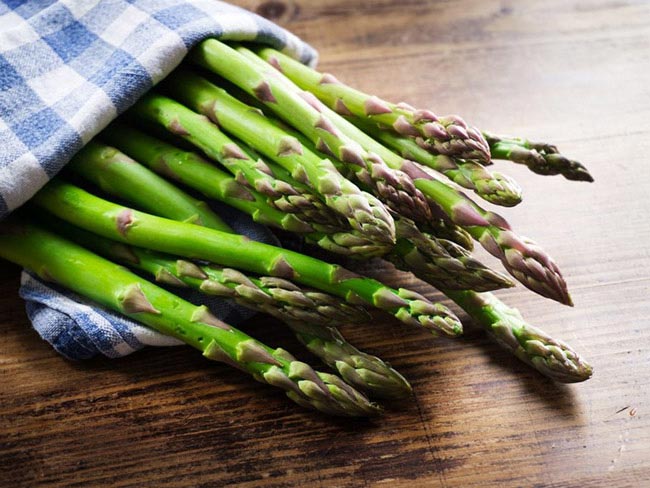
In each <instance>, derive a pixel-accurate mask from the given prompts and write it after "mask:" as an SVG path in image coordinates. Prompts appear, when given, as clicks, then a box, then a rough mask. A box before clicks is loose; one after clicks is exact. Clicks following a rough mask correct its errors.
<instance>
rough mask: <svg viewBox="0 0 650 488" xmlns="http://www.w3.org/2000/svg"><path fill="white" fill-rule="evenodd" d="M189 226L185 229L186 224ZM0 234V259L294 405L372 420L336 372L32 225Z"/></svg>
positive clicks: (372, 411) (8, 226) (14, 221)
mask: <svg viewBox="0 0 650 488" xmlns="http://www.w3.org/2000/svg"><path fill="white" fill-rule="evenodd" d="M185 225H191V224H185ZM1 229H2V230H1V232H0V256H2V257H3V258H5V259H8V260H10V261H13V262H15V263H18V264H20V265H22V266H24V267H25V268H27V269H30V270H32V271H34V272H36V273H38V274H39V276H41V278H43V279H45V280H48V281H55V282H56V283H58V284H60V285H62V286H64V287H66V288H69V289H71V290H73V291H75V292H77V293H79V294H81V295H83V296H85V297H87V298H89V299H91V300H94V301H96V302H98V303H100V304H101V305H104V306H105V307H108V308H110V309H113V310H115V311H117V312H120V313H123V314H125V315H127V316H128V317H131V318H132V319H134V320H136V321H138V322H141V323H143V324H145V325H147V326H149V327H152V328H154V329H156V330H158V331H160V332H162V333H163V334H168V335H171V336H173V337H176V338H178V339H180V340H182V341H183V342H185V343H186V344H188V345H190V346H192V347H194V348H196V349H198V350H199V351H201V352H202V353H203V355H204V356H205V357H207V358H208V359H213V360H216V361H222V362H224V363H226V364H228V365H231V366H234V367H236V368H239V369H241V370H242V371H244V372H247V373H249V374H251V375H253V377H254V378H255V379H257V380H258V381H261V382H263V383H267V384H269V385H273V386H277V387H279V388H282V389H284V390H286V392H287V396H288V397H289V398H291V399H292V400H293V401H295V402H296V403H298V404H300V405H302V406H305V407H310V408H315V409H317V410H320V411H322V412H325V413H328V414H332V415H346V416H370V415H376V414H378V413H379V412H380V411H381V410H380V409H379V407H377V406H376V405H374V404H372V403H370V402H369V401H368V400H367V399H366V397H365V396H364V395H362V394H361V393H359V392H358V391H356V390H355V389H354V388H352V387H351V386H349V385H347V384H346V383H345V382H343V381H342V380H341V379H340V378H338V377H337V376H334V375H330V374H326V373H320V372H317V371H314V370H313V369H312V368H311V367H310V366H309V365H308V364H306V363H302V362H300V361H297V360H296V359H295V358H293V357H292V356H291V355H290V354H289V353H288V352H287V351H284V350H282V349H272V348H270V347H268V346H266V345H264V344H262V343H261V342H259V341H257V340H256V339H254V338H252V337H250V336H249V335H247V334H245V333H243V332H241V331H240V330H238V329H236V328H234V327H232V326H230V325H228V324H225V323H224V322H222V321H220V320H219V319H217V318H216V317H215V316H214V315H212V314H211V313H210V311H209V310H208V309H207V308H206V307H197V306H194V305H192V304H191V303H189V302H186V301H184V300H182V299H180V298H179V297H177V296H175V295H173V294H172V293H170V292H167V291H165V290H163V289H162V288H159V287H157V286H155V285H153V284H151V283H149V282H148V281H146V280H144V279H142V278H140V277H138V276H137V275H135V274H133V273H131V272H129V271H127V270H126V269H124V268H123V267H121V266H118V265H116V264H113V263H111V262H110V261H107V260H105V259H103V258H100V257H99V256H97V255H95V254H93V253H91V252H90V251H87V250H85V249H84V248H82V247H79V246H78V245H76V244H74V243H72V242H70V241H67V240H65V239H63V238H61V237H59V236H57V235H56V234H53V233H51V232H48V231H46V230H43V229H42V228H39V227H37V226H35V225H32V224H28V223H26V222H21V221H20V220H19V219H18V218H17V217H10V218H9V219H8V220H7V221H5V222H3V224H2V227H1Z"/></svg>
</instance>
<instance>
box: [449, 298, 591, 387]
mask: <svg viewBox="0 0 650 488" xmlns="http://www.w3.org/2000/svg"><path fill="white" fill-rule="evenodd" d="M444 293H445V294H446V295H447V296H448V297H449V298H451V299H452V300H454V301H455V302H456V303H457V304H458V305H459V306H460V307H462V308H463V309H464V310H465V311H466V312H467V313H468V314H469V316H470V317H471V318H472V319H474V320H475V321H476V322H477V323H478V324H479V325H481V326H482V327H483V328H485V330H486V331H487V332H488V333H489V334H490V336H491V337H492V338H494V339H495V340H496V341H497V342H498V343H499V344H500V345H501V346H502V347H504V348H505V349H507V350H509V351H511V352H512V353H513V354H514V355H515V356H517V357H518V358H519V359H521V360H522V361H524V362H525V363H527V364H529V365H531V366H532V367H533V368H535V369H537V370H538V371H539V372H540V373H542V374H544V375H546V376H548V377H549V378H552V379H554V380H555V381H559V382H562V383H576V382H579V381H585V380H587V379H589V377H590V376H591V374H592V372H593V370H592V367H591V366H590V365H589V364H588V363H587V362H586V361H585V360H583V359H582V358H581V357H580V356H579V355H578V353H577V352H575V351H574V350H573V349H572V348H571V347H570V346H569V345H568V344H566V343H564V342H562V341H559V340H557V339H553V338H552V337H550V336H549V335H548V334H547V333H546V332H544V331H542V330H540V329H538V328H537V327H533V326H532V325H530V324H528V323H526V321H525V320H524V319H523V317H522V316H521V314H520V313H519V311H518V310H517V309H514V308H510V307H508V306H507V305H506V304H505V303H503V302H502V301H501V300H499V299H498V298H497V297H496V296H494V295H493V294H491V293H480V294H479V293H476V292H475V291H471V290H455V291H451V290H444Z"/></svg>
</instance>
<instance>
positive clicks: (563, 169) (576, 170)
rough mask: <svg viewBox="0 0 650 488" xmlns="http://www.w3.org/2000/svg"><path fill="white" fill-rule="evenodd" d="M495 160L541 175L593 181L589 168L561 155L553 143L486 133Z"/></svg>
mask: <svg viewBox="0 0 650 488" xmlns="http://www.w3.org/2000/svg"><path fill="white" fill-rule="evenodd" d="M483 135H484V136H485V139H486V140H487V142H488V144H490V150H491V151H492V156H493V157H494V158H495V159H505V160H508V161H512V162H514V163H519V164H525V165H526V166H528V169H530V170H531V171H532V172H533V173H537V174H540V175H557V174H561V175H562V176H564V177H565V178H566V179H567V180H573V181H589V182H591V181H594V179H593V178H592V176H591V175H590V174H589V171H588V170H587V168H585V167H584V165H582V164H581V163H579V162H578V161H574V160H572V159H569V158H567V157H566V156H563V155H562V154H560V152H559V151H558V150H557V147H555V146H554V145H552V144H547V143H545V142H532V141H529V140H528V139H524V138H521V137H507V136H497V135H495V134H491V133H488V132H483Z"/></svg>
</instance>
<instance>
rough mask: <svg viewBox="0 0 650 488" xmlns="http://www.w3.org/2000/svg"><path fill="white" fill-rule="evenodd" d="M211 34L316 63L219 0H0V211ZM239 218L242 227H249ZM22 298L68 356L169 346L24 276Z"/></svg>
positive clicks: (294, 42)
mask: <svg viewBox="0 0 650 488" xmlns="http://www.w3.org/2000/svg"><path fill="white" fill-rule="evenodd" d="M207 37H217V38H221V39H224V40H233V41H255V42H260V43H265V44H269V45H272V46H274V47H276V48H278V49H281V50H283V51H284V52H286V53H288V54H290V55H292V56H294V57H296V58H297V59H300V60H301V61H303V62H306V63H311V64H313V63H315V61H316V53H315V51H314V50H313V49H312V48H311V47H310V46H308V45H307V44H305V43H303V42H302V41H301V40H300V39H298V38H297V37H295V36H294V35H292V34H291V33H289V32H287V31H286V30H284V29H282V28H280V27H278V26H276V25H275V24H273V23H271V22H269V21H267V20H265V19H263V18H261V17H259V16H257V15H255V14H252V13H250V12H248V11H246V10H243V9H241V8H238V7H235V6H232V5H229V4H227V3H224V2H220V1H217V0H186V1H180V0H131V1H124V0H104V1H97V0H95V1H87V0H86V1H84V0H59V1H55V0H30V1H24V0H0V218H3V217H5V216H6V215H7V214H8V213H10V212H11V211H12V210H14V209H16V208H18V207H19V206H20V205H22V204H23V203H25V202H26V201H27V200H28V199H29V198H31V196H32V195H34V193H36V192H37V191H38V190H39V189H40V188H41V187H42V186H43V185H45V183H47V182H48V181H49V180H50V179H51V178H52V177H53V176H54V175H56V174H57V173H58V172H59V170H61V168H63V166H65V164H66V163H67V162H68V161H69V160H70V158H71V157H72V155H73V154H74V153H75V152H76V151H78V150H79V149H80V148H81V147H82V146H83V145H84V144H85V143H87V142H88V141H89V140H90V139H91V138H92V137H93V136H95V135H96V134H97V133H99V132H100V131H101V130H102V129H103V128H104V127H106V125H108V123H109V122H110V121H111V120H113V119H114V118H115V117H116V116H117V115H119V114H120V113H122V112H124V111H125V110H126V109H127V108H128V107H129V106H131V105H132V104H133V103H134V102H135V101H136V100H137V99H138V98H139V97H140V96H141V95H142V94H144V93H145V92H146V91H147V90H149V89H150V88H151V87H152V86H153V85H155V84H156V83H158V82H159V81H160V80H162V79H163V78H164V77H165V76H166V75H168V74H169V73H170V72H171V71H172V70H173V69H174V68H175V67H176V66H177V65H178V64H179V63H180V62H181V60H182V59H183V57H184V56H185V55H186V54H187V52H188V50H189V49H190V48H191V47H192V46H194V45H195V44H196V43H198V42H199V41H201V40H203V39H205V38H207ZM241 222H242V225H243V229H240V230H241V231H242V232H243V233H246V232H247V231H253V229H254V228H253V227H251V225H249V223H247V222H248V221H245V220H242V221H241ZM255 232H258V233H259V232H261V231H260V230H259V229H256V230H255ZM260 237H262V238H263V239H266V240H268V239H271V237H270V234H268V233H267V234H265V235H263V236H260ZM21 296H23V297H24V298H25V299H26V300H27V302H28V304H27V310H28V314H29V317H30V319H31V320H32V324H33V325H34V327H35V328H36V330H37V331H38V332H39V333H40V334H41V336H42V337H43V338H44V339H46V340H47V341H48V342H50V343H51V344H52V345H53V346H54V347H55V348H56V350H57V351H59V352H60V353H61V354H63V355H65V356H67V357H69V358H73V359H82V358H87V357H92V356H94V355H97V354H103V355H105V356H108V357H118V356H122V355H124V354H128V353H129V352H132V351H134V350H136V349H138V348H140V347H142V346H143V345H146V344H160V345H162V344H170V342H169V339H167V338H162V337H161V336H160V335H158V334H155V333H151V331H149V330H148V329H146V328H143V327H140V326H137V325H136V324H134V323H133V322H131V321H128V320H124V319H122V318H120V317H118V316H116V315H115V314H112V313H110V312H106V311H103V310H100V309H98V308H93V307H91V306H89V305H88V304H86V303H84V302H83V301H81V300H80V299H79V297H75V296H74V295H71V294H69V293H67V292H63V291H62V290H58V289H57V288H56V287H55V286H52V285H46V284H44V283H42V282H40V281H39V280H38V279H37V278H34V277H33V276H31V275H28V274H24V275H23V279H22V288H21ZM211 305H212V308H213V310H214V311H216V312H217V314H218V315H219V316H220V317H221V318H222V319H224V320H228V321H230V322H231V323H235V322H237V321H239V320H241V319H242V318H243V317H244V316H245V315H244V314H242V312H241V309H239V308H238V307H237V308H234V307H232V306H225V308H224V305H223V302H220V303H214V302H213V303H211Z"/></svg>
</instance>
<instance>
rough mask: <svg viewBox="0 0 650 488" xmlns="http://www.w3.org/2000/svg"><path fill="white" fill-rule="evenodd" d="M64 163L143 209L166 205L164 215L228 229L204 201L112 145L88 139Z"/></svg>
mask: <svg viewBox="0 0 650 488" xmlns="http://www.w3.org/2000/svg"><path fill="white" fill-rule="evenodd" d="M67 167H68V168H69V169H71V170H72V171H73V172H75V173H77V174H79V175H81V176H82V177H84V178H85V179H87V180H89V181H92V182H93V183H95V184H96V185H97V186H99V187H100V188H101V189H102V190H104V191H105V192H107V193H110V194H111V195H115V196H118V197H120V198H123V199H127V200H129V201H130V202H132V203H134V204H135V205H137V206H138V207H140V208H143V209H145V210H149V211H153V209H157V208H160V209H167V211H166V213H165V217H168V218H170V219H174V220H180V221H182V222H191V223H193V224H197V225H204V226H206V227H209V228H211V229H217V230H221V231H223V232H230V231H231V229H230V227H229V226H228V224H226V223H225V222H224V221H223V220H221V218H220V217H219V216H218V215H217V214H216V213H214V212H213V211H212V210H211V209H210V207H208V205H207V204H206V203H205V202H202V201H200V200H197V199H195V198H193V197H191V196H190V195H188V194H187V193H185V192H183V191H182V190H180V189H178V188H177V187H176V186H174V185H173V184H171V183H169V182H168V181H166V180H164V179H163V178H160V177H159V176H157V175H156V174H154V173H152V172H150V171H148V170H146V168H144V167H143V166H142V165H140V164H138V163H137V162H136V161H134V160H132V159H131V158H129V157H128V156H127V155H126V154H123V153H121V152H120V151H118V150H117V149H115V148H113V147H110V146H106V145H104V144H101V143H99V142H96V141H90V142H89V143H88V144H86V146H84V147H83V148H82V149H81V150H80V151H79V152H78V153H77V154H76V155H75V156H74V157H73V158H72V160H71V161H70V163H69V164H68V166H67Z"/></svg>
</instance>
